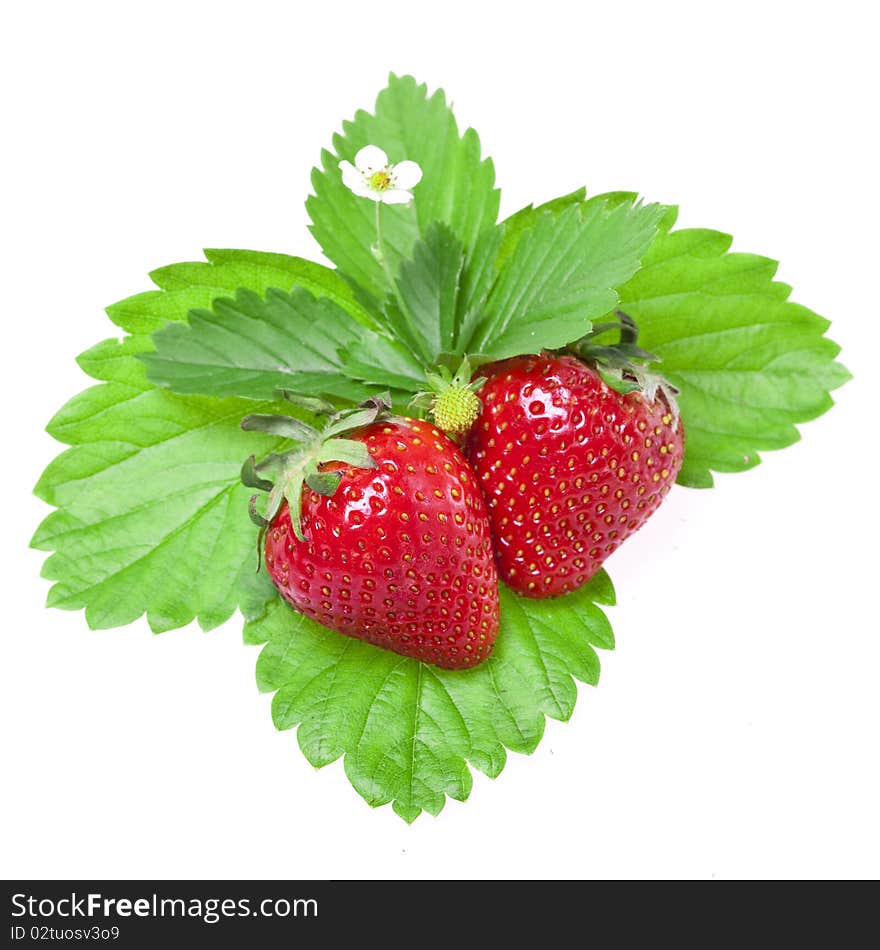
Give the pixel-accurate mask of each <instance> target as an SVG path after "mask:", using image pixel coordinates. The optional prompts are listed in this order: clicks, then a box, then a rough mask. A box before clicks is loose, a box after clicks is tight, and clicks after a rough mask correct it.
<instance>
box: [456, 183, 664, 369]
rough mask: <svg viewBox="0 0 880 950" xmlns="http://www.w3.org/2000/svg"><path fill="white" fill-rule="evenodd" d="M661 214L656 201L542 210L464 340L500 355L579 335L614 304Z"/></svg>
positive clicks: (477, 350)
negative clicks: (469, 335) (468, 337)
mask: <svg viewBox="0 0 880 950" xmlns="http://www.w3.org/2000/svg"><path fill="white" fill-rule="evenodd" d="M662 214H663V209H662V208H661V207H660V206H658V205H645V206H642V205H638V204H637V203H635V202H634V201H630V202H625V203H620V204H618V205H616V206H608V205H606V204H604V203H602V202H598V201H595V202H587V203H584V204H570V205H569V206H568V207H566V208H565V209H564V210H562V211H559V212H557V211H553V210H550V211H544V212H543V213H541V214H539V215H537V217H536V219H535V223H534V226H533V227H532V228H531V229H529V230H526V231H524V233H522V235H521V236H520V237H519V240H518V241H517V243H516V246H515V248H514V249H513V251H512V253H511V254H510V256H509V258H508V259H507V260H506V262H505V263H504V265H503V267H502V268H501V271H500V273H499V275H498V278H497V280H496V281H495V283H494V286H493V287H492V290H491V292H490V293H489V296H488V299H487V301H486V305H485V307H484V309H483V314H482V319H481V320H480V321H479V323H478V325H477V326H476V329H475V331H474V333H473V337H472V339H470V340H468V341H462V343H463V345H465V346H466V348H467V349H468V350H469V351H470V352H473V353H483V354H486V355H488V356H492V357H494V358H495V359H502V358H504V357H507V356H516V355H518V354H521V353H535V352H539V351H540V350H541V349H544V348H548V349H552V348H555V347H560V346H564V345H565V344H566V343H570V342H572V341H573V340H577V339H579V338H580V337H581V336H583V335H584V334H585V333H586V332H587V331H588V330H589V328H590V321H591V320H592V319H593V318H594V317H598V316H601V315H603V314H605V313H606V312H607V311H608V310H609V309H611V308H612V307H614V306H615V305H616V303H617V294H616V292H615V289H614V288H616V287H618V286H620V285H621V284H622V283H624V282H625V281H626V280H628V279H629V278H630V277H631V276H632V275H633V273H635V271H636V270H637V268H638V266H639V258H640V256H641V255H642V254H643V253H644V252H645V250H646V249H647V247H648V246H649V244H650V242H651V240H652V239H653V237H654V235H655V233H656V228H657V222H658V221H659V220H660V218H661V216H662Z"/></svg>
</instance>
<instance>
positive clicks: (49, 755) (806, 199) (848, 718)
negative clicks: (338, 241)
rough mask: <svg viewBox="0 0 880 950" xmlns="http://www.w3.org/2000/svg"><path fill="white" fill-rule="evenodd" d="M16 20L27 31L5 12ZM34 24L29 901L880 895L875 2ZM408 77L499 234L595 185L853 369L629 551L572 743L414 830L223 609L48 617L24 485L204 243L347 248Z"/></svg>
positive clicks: (27, 403) (445, 8)
mask: <svg viewBox="0 0 880 950" xmlns="http://www.w3.org/2000/svg"><path fill="white" fill-rule="evenodd" d="M12 6H13V5H9V6H8V7H7V8H6V9H7V10H8V9H10V8H11V7H12ZM14 8H15V12H13V13H8V12H7V13H5V14H4V15H3V23H2V27H0V29H2V34H3V36H4V52H3V58H2V62H0V70H2V72H3V75H2V77H0V78H2V89H3V99H4V101H3V112H4V119H3V124H2V128H3V132H4V138H5V145H4V146H3V150H2V152H0V162H2V165H3V172H2V176H0V188H2V193H3V198H2V241H3V247H2V271H3V292H2V297H0V299H2V306H3V327H4V331H3V332H4V338H3V342H4V347H3V350H4V356H5V358H4V360H3V371H2V374H0V379H2V386H3V402H2V405H3V410H4V412H3V415H4V436H3V441H4V446H5V448H4V465H3V472H2V478H3V491H2V495H0V497H2V503H3V508H2V511H3V530H2V545H3V549H2V554H3V570H2V577H3V585H4V592H3V618H4V620H3V625H2V626H3V635H2V650H3V659H2V673H0V675H2V682H0V702H2V706H3V709H2V728H3V749H2V763H3V764H2V768H3V773H4V776H3V781H2V788H0V794H2V797H3V803H2V808H0V813H2V815H3V822H4V825H5V827H4V829H3V841H4V845H3V848H2V857H0V872H2V873H3V874H4V875H5V876H10V877H24V876H36V877H52V876H62V877H66V876H78V877H89V876H106V877H129V876H130V877H153V876H156V877H160V878H167V877H183V878H188V877H207V878H222V877H232V878H241V877H245V878H246V877H280V878H286V877H337V878H338V877H368V878H373V877H377V878H382V877H445V876H452V877H455V876H461V875H467V876H476V877H492V876H501V877H510V878H521V877H579V878H580V877H639V876H656V877H682V876H686V877H701V878H702V877H706V878H708V877H718V878H723V877H742V876H759V877H768V876H769V877H779V876H796V877H801V876H823V877H824V876H877V875H878V874H880V857H878V855H880V834H878V809H877V802H878V800H880V780H878V754H877V753H878V744H877V735H878V729H877V727H878V719H880V716H878V693H880V690H878V685H877V684H878V669H880V637H878V632H880V631H878V623H877V610H876V591H877V581H876V565H877V556H876V555H877V541H876V539H877V529H878V524H877V515H876V512H877V486H876V478H877V468H876V466H877V463H878V458H877V448H876V432H875V426H876V422H875V419H876V408H875V406H876V395H875V390H876V382H875V379H876V365H875V364H876V355H875V354H876V352H877V350H878V347H880V339H878V332H877V324H878V313H877V295H876V284H877V277H876V274H877V256H878V241H877V234H878V230H877V221H878V212H880V208H878V202H877V168H878V167H880V163H878V153H877V149H876V142H875V141H874V139H873V130H874V129H875V128H876V110H875V106H876V91H877V80H878V76H877V71H876V66H875V65H872V63H876V55H875V53H876V51H875V49H874V48H873V45H872V40H871V36H872V34H873V29H872V28H871V25H870V24H869V23H868V22H867V19H866V14H865V13H864V11H866V10H869V9H870V6H869V5H868V4H864V3H859V2H856V3H848V2H836V3H834V4H833V5H831V6H828V5H827V4H811V3H792V4H790V5H789V4H782V3H768V2H767V0H763V2H760V3H745V2H739V3H736V4H725V5H716V4H708V3H693V4H685V3H675V2H665V3H644V4H632V3H614V4H610V3H602V4H573V3H572V4H569V3H557V2H550V0H541V2H540V3H537V4H535V3H529V4H511V3H503V4H488V3H486V4H476V3H473V2H468V3H457V2H450V0H441V2H437V3H434V4H426V3H402V2H398V3H396V4H395V3H388V2H384V3H383V2H375V3H371V2H369V0H366V2H361V3H358V4H351V3H341V2H335V3H332V4H291V3H287V2H285V3H266V2H250V3H247V4H243V3H224V2H217V0H212V2H210V3H192V2H189V3H188V2H181V0H175V2H172V3H166V2H156V0H151V2H150V3H145V2H140V3H117V2H113V3H95V2H81V3H66V2H65V3H30V4H15V5H14ZM389 69H394V70H395V71H397V72H412V73H414V74H415V75H417V76H418V77H419V78H420V79H423V80H425V81H427V82H428V83H429V85H430V86H431V87H432V88H434V87H436V86H443V87H444V88H445V89H446V90H447V92H448V93H449V95H450V97H451V99H452V100H453V101H454V103H455V106H456V111H457V115H458V118H459V121H460V123H461V124H462V126H464V125H468V124H471V125H474V126H475V127H476V128H477V129H478V130H479V132H480V134H481V137H482V141H483V144H484V148H485V151H486V152H487V153H489V154H491V155H492V156H493V157H494V158H495V160H496V166H497V172H498V180H499V184H500V185H501V187H502V188H503V189H504V197H503V205H502V213H503V214H507V213H510V212H512V211H513V210H515V209H516V208H518V207H519V206H521V205H523V204H525V203H527V202H529V201H532V200H535V201H538V200H545V199H548V198H550V197H552V196H555V195H557V194H562V193H565V192H568V191H570V190H572V189H573V188H575V187H577V186H578V185H580V184H582V183H585V184H587V186H588V187H589V189H590V190H591V191H593V192H596V191H604V190H608V189H617V188H624V189H635V190H640V191H641V192H643V193H644V194H645V195H647V196H648V197H649V198H650V199H656V200H660V201H665V202H670V203H679V204H680V205H681V207H682V212H681V217H680V223H682V224H684V225H687V226H691V225H696V226H700V225H702V226H708V227H716V228H719V229H723V230H726V231H729V232H731V233H733V234H735V235H736V242H735V248H737V249H740V250H751V251H756V252H759V253H764V254H767V255H770V256H773V257H777V258H781V259H782V260H783V264H782V266H781V268H780V272H779V274H780V278H781V279H783V280H785V281H786V282H788V283H791V284H793V285H794V286H795V294H794V299H796V300H798V301H800V302H803V303H805V304H807V305H809V306H811V307H812V308H814V309H815V310H817V311H818V312H820V313H822V314H824V315H827V316H828V317H830V318H831V319H833V321H834V327H833V336H834V338H835V339H836V340H837V341H838V342H840V343H841V344H842V345H843V348H844V349H843V357H842V358H843V360H844V361H845V363H846V364H847V365H848V366H849V368H850V369H851V370H852V371H853V372H854V374H855V376H856V379H855V381H854V382H852V383H850V384H848V385H847V386H845V387H844V388H843V389H842V390H840V391H839V392H838V394H837V402H838V404H837V406H836V408H835V409H833V410H832V411H831V412H830V413H829V414H828V415H826V416H825V417H823V418H822V419H820V420H819V421H817V422H814V423H810V424H808V425H806V426H804V428H803V434H804V439H803V441H802V442H801V443H799V444H798V445H796V446H794V447H792V448H790V449H788V450H785V451H784V452H780V453H768V454H767V455H766V457H765V461H764V463H763V464H762V465H760V466H759V467H758V468H757V469H755V470H753V471H751V472H749V473H746V474H742V475H736V476H727V477H724V476H722V477H719V478H718V479H717V488H716V490H714V491H704V492H697V491H689V490H686V489H681V488H678V489H676V490H675V491H673V493H672V494H671V496H670V498H669V500H668V502H667V503H666V505H665V507H664V508H663V509H662V510H661V511H660V512H659V513H658V514H657V515H656V517H655V518H654V520H653V522H652V523H651V524H650V526H649V527H647V528H646V529H645V530H644V531H643V532H642V533H641V534H640V535H638V536H637V537H636V538H634V539H633V540H631V541H630V542H628V544H627V545H626V546H625V547H624V549H623V550H621V551H620V552H619V553H617V554H616V555H615V556H614V558H613V560H612V561H611V562H610V564H609V567H610V570H611V573H612V575H613V577H614V580H615V583H616V586H617V589H618V595H619V599H620V602H621V603H620V606H619V607H617V608H615V609H614V610H613V611H612V612H611V616H612V622H613V624H614V627H615V630H616V634H617V637H618V641H619V648H618V650H617V651H616V653H614V654H610V655H607V656H604V657H603V676H602V682H601V684H600V687H599V688H598V689H588V688H582V689H581V696H580V700H579V702H578V706H577V710H576V711H575V714H574V717H573V719H572V721H571V722H570V723H569V724H566V725H564V724H561V723H556V722H550V723H548V726H547V731H546V736H545V740H544V742H543V743H542V745H541V746H540V748H539V750H538V752H537V753H536V754H535V755H533V756H531V757H522V756H516V755H511V757H510V761H509V763H508V766H507V768H506V769H505V770H504V772H503V773H502V775H501V777H500V778H498V779H497V780H495V781H490V780H488V779H486V778H484V777H481V776H479V775H478V776H477V777H476V780H475V783H474V790H473V793H472V795H471V799H470V801H469V802H468V803H466V804H464V805H462V804H458V803H456V802H449V803H448V804H447V807H446V809H445V810H444V811H443V813H442V814H441V816H440V817H439V818H437V819H434V818H431V817H430V816H423V817H421V818H420V819H419V820H418V821H417V822H416V823H415V825H413V826H412V827H407V826H406V825H405V824H404V823H403V822H402V821H400V820H399V819H398V818H397V817H396V816H395V815H394V814H392V812H391V810H390V808H384V809H381V810H377V811H371V810H370V809H369V808H368V807H367V806H366V805H365V804H364V803H363V802H362V801H361V800H360V799H359V798H358V797H357V796H356V794H355V793H354V792H353V791H352V789H351V788H350V786H349V785H348V783H347V781H346V780H345V778H344V775H343V773H342V767H341V764H340V763H336V764H334V765H332V766H330V767H328V768H326V769H324V770H323V771H321V772H316V771H314V770H313V769H312V768H311V767H310V766H309V765H308V764H307V763H306V762H305V760H304V759H303V758H302V756H301V754H300V753H299V750H298V748H297V746H296V742H295V737H294V735H293V734H292V733H276V732H275V731H274V729H273V727H272V724H271V721H270V718H269V698H268V697H266V696H260V695H259V694H258V693H257V691H256V689H255V686H254V674H253V667H254V662H255V660H256V656H257V650H256V649H254V648H250V647H244V646H242V645H241V642H240V624H239V623H238V622H236V621H232V622H230V623H228V624H226V625H225V627H223V628H222V629H220V630H216V631H214V632H212V633H210V634H203V633H201V632H200V631H199V630H198V629H196V628H191V629H186V630H180V631H175V632H171V633H165V634H162V635H161V636H157V637H154V636H153V635H151V634H150V632H149V630H148V628H147V626H146V624H145V623H144V622H140V623H137V624H134V625H132V626H131V627H129V628H126V629H121V630H111V631H104V632H90V631H88V630H87V629H86V626H85V622H84V620H83V617H82V615H81V614H76V613H64V612H60V611H47V610H45V609H44V607H43V601H44V598H45V596H46V592H47V589H48V584H47V582H46V581H43V580H41V579H40V578H39V576H38V573H39V569H40V564H41V561H42V558H43V555H42V554H40V553H39V552H36V551H29V550H28V548H27V544H28V540H29V538H30V535H31V533H32V531H33V530H34V528H35V527H36V525H37V523H38V522H39V520H40V519H41V518H42V517H43V516H44V515H45V514H46V513H47V509H46V506H45V505H43V504H42V503H41V502H40V501H38V500H37V499H36V498H34V497H32V496H31V494H30V491H31V488H32V486H33V483H34V482H35V480H36V478H37V476H38V475H39V473H40V471H41V469H42V468H43V466H44V465H45V464H46V463H47V462H48V461H49V460H50V458H52V456H53V455H54V454H55V453H56V452H57V451H58V450H59V447H58V446H56V445H55V444H54V443H53V442H52V440H51V439H50V438H49V437H48V436H47V435H46V434H45V433H44V432H43V426H44V425H45V423H46V422H47V421H48V419H49V418H50V417H51V415H52V414H53V413H54V411H55V410H56V409H57V408H58V407H59V406H60V405H61V404H62V403H63V402H64V401H65V400H66V399H67V398H69V397H70V396H72V395H73V394H74V393H76V392H77V391H78V390H79V389H81V388H83V387H85V386H86V385H88V384H89V381H88V380H87V379H86V378H85V377H84V376H83V374H82V373H81V372H80V371H79V370H78V368H77V367H76V365H75V363H74V359H73V358H74V356H75V355H76V354H77V353H79V352H81V351H82V350H84V349H86V348H87V347H88V346H90V345H91V344H93V343H94V342H96V341H98V340H101V339H104V338H106V337H108V336H110V335H112V334H113V328H112V327H111V325H110V324H109V323H108V322H107V320H106V318H105V317H104V316H103V314H102V307H103V306H105V305H107V304H109V303H111V302H113V301H115V300H118V299H120V298H122V297H125V296H127V295H129V294H132V293H135V292H137V291H140V290H145V289H147V288H148V287H149V284H148V281H147V278H146V272H147V271H148V270H150V269H152V268H154V267H157V266H159V265H162V264H166V263H170V262H173V261H179V260H194V259H198V257H199V251H200V248H201V247H203V246H213V247H248V248H259V249H265V250H275V251H286V252H291V253H299V254H304V255H308V256H316V255H317V253H318V251H317V248H316V247H315V246H314V244H313V242H312V240H311V238H310V236H309V234H308V232H307V231H306V216H305V211H304V208H303V200H304V198H305V196H306V194H307V191H308V187H309V185H308V182H309V170H310V168H311V166H312V164H313V163H314V162H315V161H316V160H317V158H318V154H319V149H320V147H321V146H322V145H326V144H329V138H330V135H331V133H332V132H333V131H334V130H335V129H337V128H338V127H339V124H340V122H341V120H342V119H343V118H344V117H346V116H349V115H351V114H352V113H353V111H354V110H355V109H356V108H358V107H370V106H371V105H372V102H373V99H374V96H375V94H376V92H377V91H378V90H379V88H380V87H381V86H382V85H383V84H384V80H385V76H386V74H387V71H388V70H389Z"/></svg>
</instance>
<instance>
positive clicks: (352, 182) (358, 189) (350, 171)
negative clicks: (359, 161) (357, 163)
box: [339, 162, 366, 195]
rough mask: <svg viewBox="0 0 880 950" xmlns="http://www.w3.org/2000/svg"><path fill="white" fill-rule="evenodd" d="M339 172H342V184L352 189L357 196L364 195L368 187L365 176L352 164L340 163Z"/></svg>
mask: <svg viewBox="0 0 880 950" xmlns="http://www.w3.org/2000/svg"><path fill="white" fill-rule="evenodd" d="M339 170H340V171H341V172H342V184H343V185H345V187H346V188H350V189H351V190H352V191H353V192H354V193H355V194H358V195H359V194H362V193H363V190H364V188H365V187H366V182H365V181H364V176H363V175H362V174H361V173H360V172H359V171H358V170H357V169H356V168H355V167H354V165H352V164H351V162H340V163H339Z"/></svg>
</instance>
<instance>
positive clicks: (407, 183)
mask: <svg viewBox="0 0 880 950" xmlns="http://www.w3.org/2000/svg"><path fill="white" fill-rule="evenodd" d="M421 180H422V170H421V168H419V166H418V164H417V163H416V162H401V163H400V164H399V165H395V166H394V170H393V171H392V172H391V183H392V184H393V185H394V187H395V188H403V189H404V190H406V191H409V189H410V188H415V186H416V185H417V184H418V183H419V182H420V181H421Z"/></svg>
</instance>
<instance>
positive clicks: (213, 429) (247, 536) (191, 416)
mask: <svg viewBox="0 0 880 950" xmlns="http://www.w3.org/2000/svg"><path fill="white" fill-rule="evenodd" d="M253 406H254V404H253V403H247V402H244V401H242V400H237V399H227V400H215V399H201V398H195V397H190V398H184V397H180V396H174V395H171V394H170V393H167V392H164V391H162V390H157V389H153V388H151V387H149V386H148V385H146V384H143V383H142V384H141V385H139V386H138V385H129V384H123V383H106V384H104V385H101V386H95V387H93V388H91V389H88V390H86V391H85V392H84V393H81V394H80V395H79V396H76V397H75V398H74V399H72V400H71V401H70V402H69V403H68V404H67V405H66V406H65V407H64V408H62V409H61V410H60V412H58V414H57V415H56V416H55V417H54V418H53V419H52V421H51V422H50V424H49V427H48V430H49V432H50V434H51V435H53V436H54V437H55V438H56V439H58V440H59V441H61V442H64V443H66V444H68V445H70V446H72V447H71V448H69V449H68V450H67V451H65V452H64V453H63V454H62V455H60V456H59V457H58V458H56V459H55V460H54V461H53V462H52V463H51V464H50V465H49V467H48V468H47V469H46V471H45V472H44V473H43V476H42V477H41V479H40V481H39V483H38V484H37V487H36V489H35V492H36V494H37V495H38V496H39V497H40V498H42V499H44V500H45V501H47V502H49V503H50V504H52V505H55V506H57V508H58V510H57V511H54V512H52V513H51V514H50V515H49V516H48V517H47V518H46V519H45V520H44V521H43V523H42V524H41V525H40V527H39V528H38V530H37V532H36V534H35V535H34V538H33V541H32V544H33V546H34V547H36V548H40V549H42V550H46V551H54V552H55V553H54V554H52V555H51V557H49V558H48V560H47V561H46V563H45V565H44V569H43V575H44V576H45V577H47V578H49V579H51V580H53V581H55V582H56V583H55V584H54V586H53V587H52V589H51V591H50V593H49V600H48V603H49V605H50V606H55V607H62V608H65V609H71V610H73V609H80V608H85V611H86V619H87V621H88V623H89V625H90V626H91V627H92V628H105V627H114V626H119V625H121V624H126V623H130V622H131V621H133V620H136V619H137V618H138V617H140V616H141V615H142V614H144V613H146V615H147V619H148V621H149V624H150V626H151V627H152V629H153V630H154V631H161V630H168V629H171V628H173V627H180V626H183V625H185V624H187V623H189V622H190V621H191V620H193V619H197V620H198V621H199V624H200V625H201V626H202V627H203V629H209V628H211V627H215V626H217V625H218V624H221V623H223V622H224V621H225V620H227V619H228V618H229V617H230V616H231V615H232V613H233V611H234V610H235V608H236V607H240V608H241V609H242V611H243V612H244V613H245V614H246V615H247V616H255V615H256V614H258V613H260V612H261V611H262V610H263V608H264V606H265V603H266V602H267V601H268V599H269V598H271V597H272V596H273V592H274V589H273V588H272V586H271V584H270V583H269V582H268V580H267V578H266V577H265V575H264V574H257V573H256V567H257V552H256V543H255V542H256V531H255V529H254V528H253V526H252V525H251V524H250V522H249V521H248V517H247V502H248V496H249V494H250V492H249V491H248V489H246V488H245V487H244V486H243V485H241V484H240V483H239V470H240V468H241V463H242V459H244V458H245V456H247V455H248V454H250V453H255V454H257V455H263V454H265V453H266V452H268V451H270V450H271V449H272V448H273V446H275V445H276V443H277V440H276V439H273V438H270V437H267V436H264V435H254V434H247V433H244V432H242V431H241V430H240V429H239V425H238V422H239V419H240V418H241V417H242V416H243V415H244V414H245V412H247V411H248V410H249V409H252V408H253Z"/></svg>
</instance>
